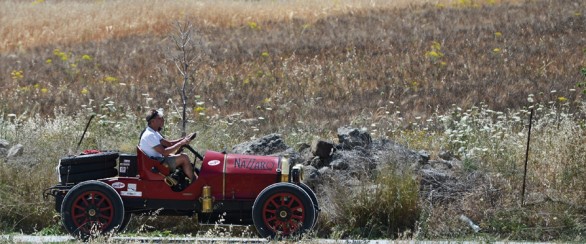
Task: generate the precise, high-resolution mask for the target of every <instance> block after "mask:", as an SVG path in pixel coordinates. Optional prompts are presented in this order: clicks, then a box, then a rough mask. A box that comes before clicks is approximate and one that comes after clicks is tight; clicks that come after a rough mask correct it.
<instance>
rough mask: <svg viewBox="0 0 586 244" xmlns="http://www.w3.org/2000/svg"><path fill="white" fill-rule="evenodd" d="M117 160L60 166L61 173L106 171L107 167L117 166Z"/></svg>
mask: <svg viewBox="0 0 586 244" xmlns="http://www.w3.org/2000/svg"><path fill="white" fill-rule="evenodd" d="M115 167H116V161H106V162H100V163H95V164H83V165H67V166H63V165H61V166H59V174H60V175H67V174H70V175H71V174H79V173H86V172H93V171H105V170H107V169H111V168H115Z"/></svg>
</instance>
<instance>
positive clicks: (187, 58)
mask: <svg viewBox="0 0 586 244" xmlns="http://www.w3.org/2000/svg"><path fill="white" fill-rule="evenodd" d="M175 29H176V32H175V34H174V35H172V36H171V39H172V40H173V44H174V48H175V50H174V52H172V53H173V57H172V59H173V61H174V62H175V66H176V67H177V70H178V71H179V74H180V75H181V77H182V78H183V84H182V86H181V91H180V93H181V102H182V105H183V111H182V128H181V129H182V132H181V134H182V136H185V135H186V134H187V133H186V131H185V127H186V124H187V91H186V90H187V87H188V86H189V83H190V79H193V81H194V83H195V75H196V73H197V69H198V66H199V64H201V62H203V59H204V57H205V50H204V47H205V45H204V41H203V39H202V38H201V36H200V35H199V34H198V33H197V32H196V31H195V30H194V29H193V26H192V25H191V23H190V22H185V23H180V22H176V23H175ZM193 85H195V84H193Z"/></svg>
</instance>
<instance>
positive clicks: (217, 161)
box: [208, 160, 220, 166]
mask: <svg viewBox="0 0 586 244" xmlns="http://www.w3.org/2000/svg"><path fill="white" fill-rule="evenodd" d="M208 165H209V166H216V165H220V160H212V161H209V162H208Z"/></svg>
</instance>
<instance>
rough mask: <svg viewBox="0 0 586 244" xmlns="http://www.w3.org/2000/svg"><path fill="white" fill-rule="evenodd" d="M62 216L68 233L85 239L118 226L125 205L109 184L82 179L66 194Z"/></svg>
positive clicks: (115, 228)
mask: <svg viewBox="0 0 586 244" xmlns="http://www.w3.org/2000/svg"><path fill="white" fill-rule="evenodd" d="M61 219H62V221H63V225H64V226H65V228H66V229H67V231H68V232H69V233H70V234H71V235H73V236H74V237H76V238H80V239H82V240H87V239H89V238H90V237H92V236H97V235H100V234H104V233H107V232H110V231H112V230H117V228H119V227H120V226H121V225H122V220H123V219H124V205H123V204H122V199H121V198H120V196H119V195H118V193H117V192H116V190H114V188H112V187H111V186H109V185H108V184H105V183H103V182H100V181H85V182H82V183H80V184H78V185H76V186H74V187H73V188H71V190H70V191H69V192H68V193H67V194H66V195H65V198H64V199H63V204H62V205H61Z"/></svg>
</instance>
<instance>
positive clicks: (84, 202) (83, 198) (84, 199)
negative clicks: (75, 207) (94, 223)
mask: <svg viewBox="0 0 586 244" xmlns="http://www.w3.org/2000/svg"><path fill="white" fill-rule="evenodd" d="M81 199H82V200H83V204H84V205H85V206H88V205H90V203H89V202H87V199H86V198H85V197H84V196H81Z"/></svg>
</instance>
